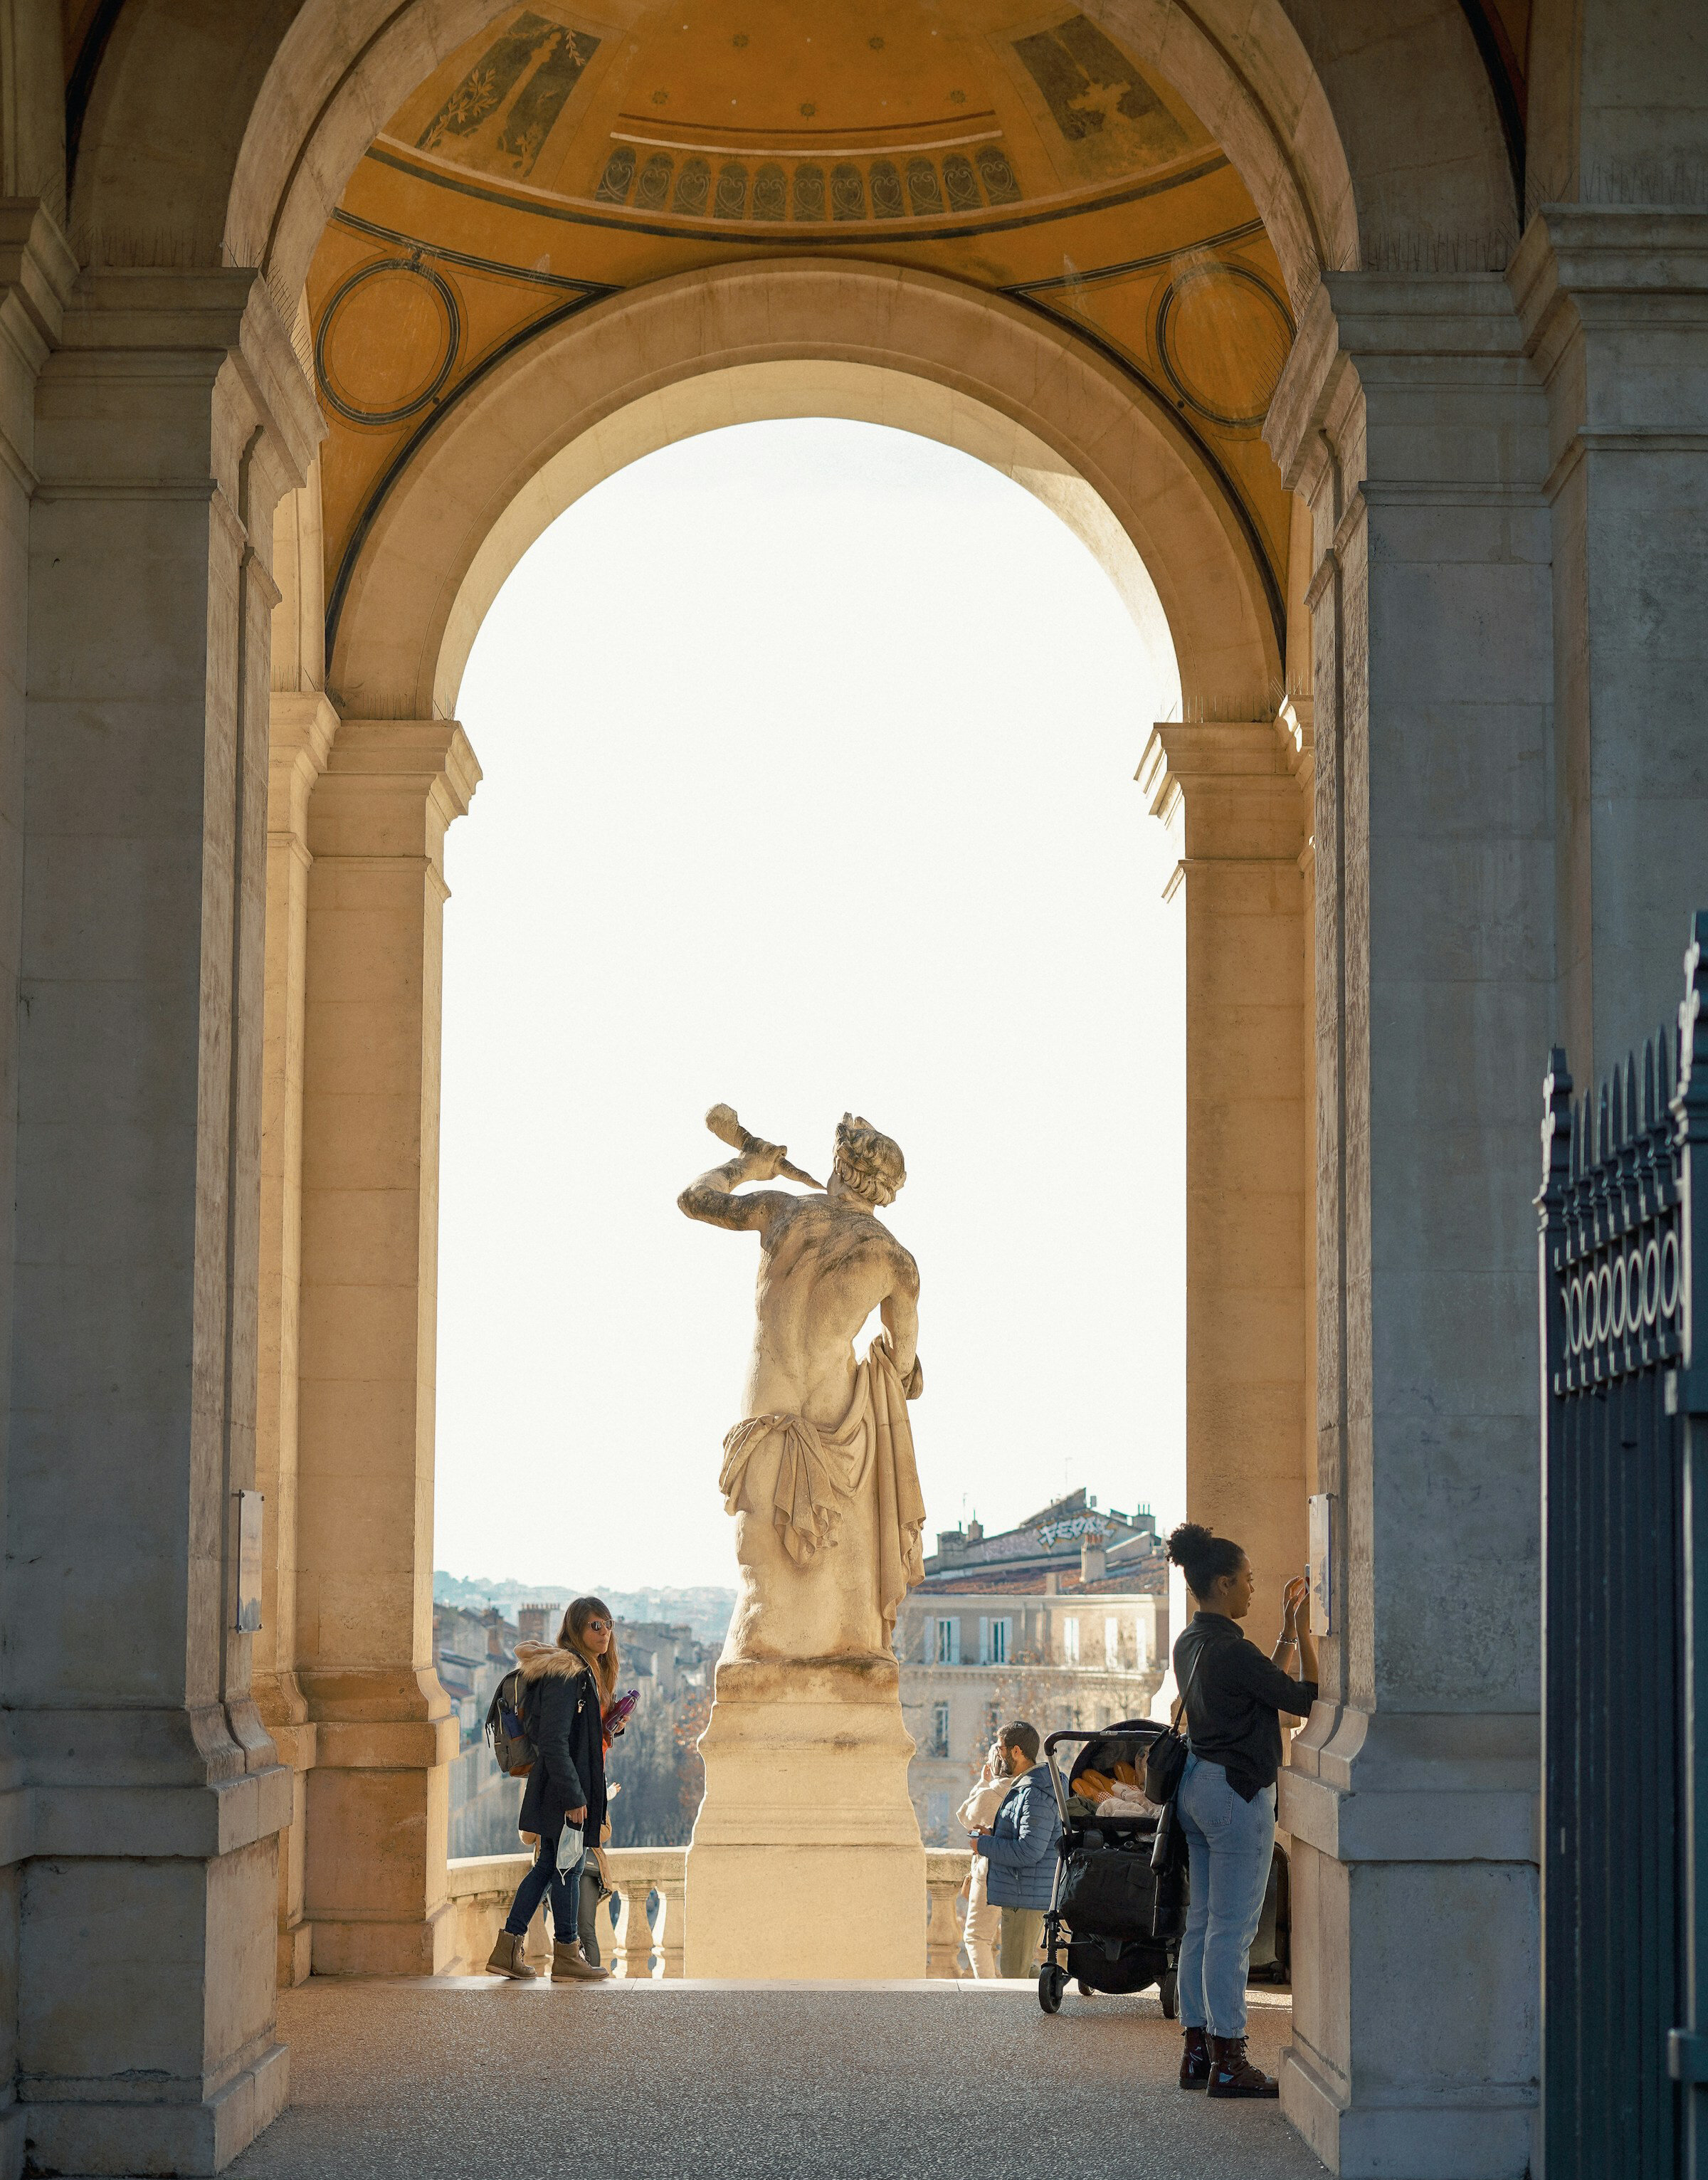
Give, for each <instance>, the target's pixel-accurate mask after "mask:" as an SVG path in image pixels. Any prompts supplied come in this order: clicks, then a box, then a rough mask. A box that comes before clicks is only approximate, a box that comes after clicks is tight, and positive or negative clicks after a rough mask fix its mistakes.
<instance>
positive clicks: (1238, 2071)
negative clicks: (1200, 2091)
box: [1209, 2036, 1281, 2097]
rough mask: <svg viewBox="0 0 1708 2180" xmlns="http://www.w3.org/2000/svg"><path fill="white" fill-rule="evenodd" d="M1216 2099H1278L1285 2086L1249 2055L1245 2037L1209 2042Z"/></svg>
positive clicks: (1211, 2084) (1211, 2089)
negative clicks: (1253, 2061)
mask: <svg viewBox="0 0 1708 2180" xmlns="http://www.w3.org/2000/svg"><path fill="white" fill-rule="evenodd" d="M1209 2095H1211V2096H1213V2097H1278V2096H1279V2095H1281V2084H1279V2083H1278V2082H1277V2081H1276V2080H1275V2078H1274V2076H1273V2075H1271V2074H1266V2073H1264V2071H1263V2069H1262V2068H1261V2067H1253V2064H1252V2062H1251V2061H1250V2060H1249V2059H1248V2058H1247V2056H1246V2055H1245V2039H1244V2037H1243V2036H1212V2037H1211V2038H1210V2040H1209Z"/></svg>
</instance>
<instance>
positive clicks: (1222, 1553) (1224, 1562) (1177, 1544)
mask: <svg viewBox="0 0 1708 2180" xmlns="http://www.w3.org/2000/svg"><path fill="white" fill-rule="evenodd" d="M1168 1555H1169V1557H1170V1558H1171V1560H1172V1561H1174V1563H1175V1565H1176V1566H1177V1567H1179V1568H1180V1569H1181V1570H1182V1572H1183V1573H1184V1574H1185V1576H1186V1586H1187V1588H1188V1589H1189V1590H1190V1591H1191V1592H1192V1594H1193V1596H1194V1597H1208V1596H1209V1593H1210V1592H1211V1590H1213V1589H1214V1588H1215V1586H1216V1584H1217V1583H1219V1582H1220V1581H1221V1580H1222V1579H1223V1578H1224V1577H1226V1576H1227V1575H1231V1574H1237V1573H1238V1572H1239V1569H1240V1562H1241V1561H1242V1560H1243V1559H1244V1557H1245V1553H1244V1551H1243V1550H1242V1548H1241V1546H1239V1545H1238V1544H1235V1542H1234V1540H1233V1539H1232V1538H1231V1537H1218V1536H1214V1535H1212V1534H1211V1533H1210V1532H1209V1530H1208V1529H1206V1528H1204V1525H1203V1523H1202V1522H1182V1523H1181V1525H1180V1527H1179V1528H1177V1529H1175V1530H1173V1531H1171V1533H1170V1536H1169V1539H1168Z"/></svg>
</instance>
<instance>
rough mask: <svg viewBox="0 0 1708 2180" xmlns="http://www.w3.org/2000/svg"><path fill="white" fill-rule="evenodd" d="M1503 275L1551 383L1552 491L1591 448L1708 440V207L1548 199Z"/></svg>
mask: <svg viewBox="0 0 1708 2180" xmlns="http://www.w3.org/2000/svg"><path fill="white" fill-rule="evenodd" d="M1507 281H1508V283H1509V284H1510V285H1511V288H1512V300H1513V304H1514V307H1515V309H1516V310H1517V312H1518V319H1519V322H1520V324H1521V325H1522V327H1523V335H1524V348H1525V352H1526V354H1527V355H1529V357H1530V358H1531V359H1532V361H1533V362H1534V366H1535V369H1536V370H1537V372H1539V373H1540V377H1541V380H1542V383H1543V384H1544V385H1545V387H1546V388H1547V393H1548V400H1549V410H1550V416H1549V422H1550V427H1551V443H1550V449H1549V454H1550V468H1549V477H1548V489H1549V492H1550V493H1551V494H1555V493H1557V492H1558V490H1559V488H1560V486H1561V485H1562V482H1563V481H1564V479H1565V477H1566V476H1568V475H1569V473H1570V472H1571V471H1572V469H1573V467H1574V466H1575V465H1576V463H1577V461H1578V460H1579V459H1580V458H1581V456H1582V455H1583V454H1585V453H1587V452H1591V451H1594V450H1595V449H1605V450H1606V451H1609V452H1612V453H1616V454H1662V455H1666V454H1699V455H1700V454H1703V453H1705V452H1708V428H1705V427H1708V372H1704V371H1703V368H1702V365H1701V356H1702V353H1703V337H1704V334H1705V333H1708V212H1662V211H1658V210H1655V209H1652V208H1647V207H1644V206H1628V205H1594V206H1591V205H1545V206H1543V207H1542V209H1541V210H1540V212H1538V213H1537V215H1536V217H1534V219H1533V220H1532V221H1531V222H1530V224H1529V227H1528V228H1525V230H1524V236H1523V241H1522V242H1521V243H1520V244H1519V245H1518V251H1517V254H1516V255H1515V256H1514V257H1513V259H1512V264H1511V265H1510V267H1508V268H1507Z"/></svg>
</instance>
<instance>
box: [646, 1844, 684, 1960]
mask: <svg viewBox="0 0 1708 2180" xmlns="http://www.w3.org/2000/svg"><path fill="white" fill-rule="evenodd" d="M680 1869H681V1864H680V1862H679V1863H678V1864H677V1870H678V1874H677V1875H675V1877H659V1878H658V1879H657V1880H655V1884H656V1889H657V1891H658V1928H657V1930H655V1931H654V1932H653V1943H654V1944H655V1945H656V1946H657V1947H658V1955H659V1961H660V1968H659V1973H660V1975H661V1977H662V1979H663V1980H664V1981H665V1982H667V1983H669V1982H680V1979H681V1974H682V1942H683V1940H684V1938H685V1937H686V1935H687V1927H688V1924H687V1917H688V1892H687V1887H686V1885H685V1884H684V1883H683V1881H682V1878H681V1875H680Z"/></svg>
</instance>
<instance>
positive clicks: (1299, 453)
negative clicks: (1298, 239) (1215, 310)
mask: <svg viewBox="0 0 1708 2180" xmlns="http://www.w3.org/2000/svg"><path fill="white" fill-rule="evenodd" d="M1529 383H1530V382H1529V378H1528V374H1527V370H1526V366H1525V364H1524V361H1523V338H1522V329H1521V328H1520V326H1519V324H1518V318H1517V316H1516V314H1515V312H1514V311H1513V307H1512V295H1511V294H1510V292H1509V290H1508V289H1507V283H1506V279H1505V277H1504V276H1503V275H1502V274H1501V273H1498V272H1467V273H1457V274H1451V275H1449V274H1439V273H1430V274H1422V275H1418V276H1411V275H1406V274H1400V273H1391V272H1330V273H1325V275H1324V278H1323V284H1322V286H1321V288H1320V289H1319V290H1318V292H1317V294H1316V295H1314V296H1313V298H1312V300H1311V303H1310V305H1309V308H1308V309H1307V311H1306V312H1305V315H1304V317H1303V320H1302V321H1301V322H1300V326H1299V329H1298V337H1297V339H1295V341H1294V343H1293V347H1292V353H1291V354H1290V355H1289V356H1288V358H1287V364H1286V366H1285V368H1284V369H1283V370H1282V372H1281V379H1280V382H1279V383H1278V384H1277V386H1276V388H1275V396H1274V399H1272V400H1271V402H1270V410H1269V416H1268V418H1267V420H1266V421H1265V422H1264V439H1265V440H1266V441H1267V442H1268V444H1269V447H1270V451H1271V453H1273V454H1274V455H1275V460H1276V462H1277V464H1278V465H1279V466H1280V468H1281V475H1282V477H1283V480H1284V481H1285V482H1286V483H1287V487H1288V488H1289V490H1293V491H1297V490H1298V489H1300V488H1301V486H1302V484H1303V481H1304V478H1305V475H1306V472H1307V471H1309V470H1310V469H1311V468H1312V466H1313V464H1314V462H1316V463H1319V464H1320V461H1321V460H1323V459H1324V458H1325V457H1324V455H1323V454H1322V452H1321V443H1322V442H1323V441H1325V440H1326V441H1327V442H1329V443H1331V445H1332V446H1333V447H1335V448H1336V449H1339V448H1340V447H1341V446H1342V442H1343V440H1344V439H1345V438H1347V430H1346V427H1347V424H1348V423H1349V421H1350V420H1351V418H1352V416H1353V411H1354V410H1355V407H1356V397H1357V392H1358V390H1362V391H1363V392H1364V394H1365V395H1366V397H1368V395H1369V393H1370V392H1371V391H1372V390H1373V389H1375V388H1379V387H1380V388H1382V389H1383V390H1384V392H1385V394H1387V395H1388V396H1390V397H1391V398H1390V399H1389V400H1388V401H1387V402H1386V403H1385V404H1384V407H1385V409H1386V408H1391V409H1392V410H1394V412H1395V413H1396V416H1397V417H1398V418H1399V419H1400V421H1402V423H1403V422H1408V421H1410V415H1409V413H1408V412H1416V413H1418V414H1419V416H1422V415H1423V412H1424V411H1425V410H1427V411H1429V412H1430V413H1429V414H1428V416H1427V417H1426V418H1425V419H1424V421H1426V422H1427V423H1428V424H1432V425H1435V426H1436V427H1440V426H1441V425H1443V424H1445V425H1447V426H1449V427H1451V426H1452V421H1453V419H1452V414H1451V412H1452V408H1453V407H1454V406H1455V405H1458V406H1461V407H1465V408H1466V409H1467V415H1468V416H1469V414H1470V412H1471V410H1480V409H1485V408H1486V405H1487V402H1488V399H1489V395H1490V392H1491V391H1492V392H1494V393H1496V394H1504V395H1507V396H1518V397H1522V395H1523V394H1524V392H1525V391H1527V390H1528V388H1529ZM1441 481H1442V482H1446V481H1447V480H1445V479H1443V480H1441ZM1358 482H1362V480H1361V479H1359V478H1356V477H1354V478H1353V479H1351V480H1350V482H1349V483H1348V484H1347V485H1346V486H1343V487H1342V498H1349V496H1350V491H1351V489H1353V487H1356V485H1357V484H1358Z"/></svg>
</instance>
